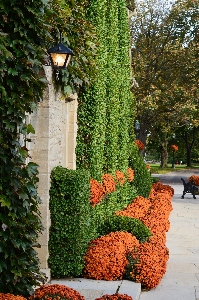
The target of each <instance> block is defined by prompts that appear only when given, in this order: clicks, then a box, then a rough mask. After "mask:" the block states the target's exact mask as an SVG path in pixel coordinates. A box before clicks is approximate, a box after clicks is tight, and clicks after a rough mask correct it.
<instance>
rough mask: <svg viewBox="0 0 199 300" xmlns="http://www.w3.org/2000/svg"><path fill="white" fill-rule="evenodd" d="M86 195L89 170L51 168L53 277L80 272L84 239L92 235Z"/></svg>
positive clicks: (88, 195) (85, 246) (90, 213)
mask: <svg viewBox="0 0 199 300" xmlns="http://www.w3.org/2000/svg"><path fill="white" fill-rule="evenodd" d="M89 197H90V174H89V172H87V171H85V170H78V171H74V170H68V169H66V168H62V167H56V168H55V169H54V170H53V172H52V174H51V188H50V213H51V227H50V238H49V254H50V256H49V267H50V268H51V274H52V276H53V277H55V276H56V277H58V278H59V277H61V276H71V275H72V276H79V275H81V274H82V269H83V267H84V255H85V253H86V250H87V246H88V242H90V240H91V239H93V238H94V237H95V235H96V234H95V226H94V224H93V220H94V218H93V209H92V206H91V205H90V203H89Z"/></svg>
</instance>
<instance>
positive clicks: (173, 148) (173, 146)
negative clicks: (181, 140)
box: [170, 144, 178, 151]
mask: <svg viewBox="0 0 199 300" xmlns="http://www.w3.org/2000/svg"><path fill="white" fill-rule="evenodd" d="M170 149H171V150H172V151H178V146H177V145H175V144H173V145H171V146H170Z"/></svg>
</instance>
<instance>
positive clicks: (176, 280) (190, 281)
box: [139, 174, 199, 300]
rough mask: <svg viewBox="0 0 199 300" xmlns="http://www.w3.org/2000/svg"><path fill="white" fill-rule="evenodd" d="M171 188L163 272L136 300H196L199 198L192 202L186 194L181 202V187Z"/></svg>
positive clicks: (198, 260) (198, 273) (198, 295)
mask: <svg viewBox="0 0 199 300" xmlns="http://www.w3.org/2000/svg"><path fill="white" fill-rule="evenodd" d="M191 175H192V174H191ZM162 181H163V180H162ZM171 186H172V187H173V188H174V191H175V193H174V197H173V199H172V204H173V211H172V212H171V215H170V218H169V220H170V224H171V226H170V230H169V231H168V233H167V247H168V248H169V252H170V255H169V261H168V266H167V271H166V274H165V275H164V277H163V278H162V281H161V282H160V284H159V285H158V286H157V287H156V288H155V289H153V290H151V291H148V292H141V295H140V298H139V299H140V300H196V299H197V300H199V196H198V195H196V199H195V200H194V199H193V197H192V195H191V194H186V195H185V198H184V199H181V195H182V191H183V186H182V184H181V185H178V184H173V185H171Z"/></svg>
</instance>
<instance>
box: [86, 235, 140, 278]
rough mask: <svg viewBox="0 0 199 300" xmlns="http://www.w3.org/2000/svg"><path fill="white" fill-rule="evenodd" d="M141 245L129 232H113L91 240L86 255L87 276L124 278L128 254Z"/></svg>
mask: <svg viewBox="0 0 199 300" xmlns="http://www.w3.org/2000/svg"><path fill="white" fill-rule="evenodd" d="M138 246H139V241H138V240H137V239H136V237H134V236H133V235H132V234H130V233H128V232H120V231H118V232H111V233H110V234H108V235H106V236H102V237H100V238H98V239H95V240H93V241H91V242H90V245H89V248H88V251H87V253H86V257H85V262H86V264H85V269H84V275H83V276H84V277H85V278H91V279H92V278H94V279H97V280H117V279H122V276H123V274H124V272H125V268H126V266H127V264H128V260H127V258H126V255H127V254H128V253H129V252H130V251H131V250H132V249H134V247H138Z"/></svg>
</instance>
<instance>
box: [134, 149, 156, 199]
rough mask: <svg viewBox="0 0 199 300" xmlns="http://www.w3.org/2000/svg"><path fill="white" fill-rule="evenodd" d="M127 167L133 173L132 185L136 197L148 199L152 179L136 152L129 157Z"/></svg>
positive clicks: (141, 158)
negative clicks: (136, 192)
mask: <svg viewBox="0 0 199 300" xmlns="http://www.w3.org/2000/svg"><path fill="white" fill-rule="evenodd" d="M129 165H130V167H131V168H132V169H133V170H134V172H135V178H134V180H133V181H132V184H133V185H134V186H135V187H136V189H137V191H138V195H139V196H143V197H145V198H148V196H149V193H150V191H151V187H152V179H151V174H150V172H149V170H148V169H147V168H146V164H145V162H144V160H143V157H141V156H140V155H139V153H138V152H137V153H135V152H133V154H132V156H131V157H130V162H129Z"/></svg>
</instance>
